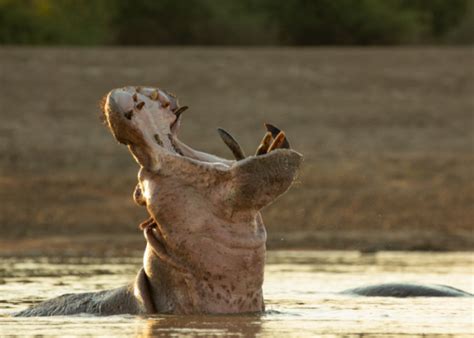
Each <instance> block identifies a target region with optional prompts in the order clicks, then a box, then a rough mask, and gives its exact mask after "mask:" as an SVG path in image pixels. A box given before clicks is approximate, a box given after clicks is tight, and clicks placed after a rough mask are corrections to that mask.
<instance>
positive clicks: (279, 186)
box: [228, 149, 303, 210]
mask: <svg viewBox="0 0 474 338" xmlns="http://www.w3.org/2000/svg"><path fill="white" fill-rule="evenodd" d="M302 158H303V157H302V155H301V154H299V153H297V152H296V151H293V150H290V149H277V150H274V151H272V152H270V153H268V154H266V155H261V156H250V157H248V158H246V159H245V160H242V161H239V162H237V163H236V164H235V166H234V167H233V168H232V169H231V174H232V175H231V176H232V189H230V196H228V198H229V200H230V201H231V204H232V207H233V208H235V209H238V210H245V209H253V210H260V209H261V208H263V207H264V206H266V205H268V204H270V203H271V202H273V201H274V200H275V199H276V198H277V197H278V196H280V195H281V194H283V193H284V192H286V191H287V190H288V189H289V187H290V186H291V184H292V183H293V181H294V179H295V177H296V175H297V172H298V169H299V167H300V165H301V162H302Z"/></svg>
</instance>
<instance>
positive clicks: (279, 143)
mask: <svg viewBox="0 0 474 338" xmlns="http://www.w3.org/2000/svg"><path fill="white" fill-rule="evenodd" d="M285 141H286V136H285V132H283V131H280V132H279V133H278V135H277V136H276V137H275V139H274V140H273V142H272V144H271V146H270V148H268V152H270V151H272V150H275V149H278V148H283V145H284V144H285ZM287 143H288V142H287Z"/></svg>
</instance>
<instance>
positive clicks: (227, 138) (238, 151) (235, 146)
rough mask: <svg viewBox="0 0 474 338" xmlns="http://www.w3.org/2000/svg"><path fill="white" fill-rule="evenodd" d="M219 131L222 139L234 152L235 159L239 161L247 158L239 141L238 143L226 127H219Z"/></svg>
mask: <svg viewBox="0 0 474 338" xmlns="http://www.w3.org/2000/svg"><path fill="white" fill-rule="evenodd" d="M217 132H218V133H219V136H220V137H221V139H222V141H224V143H225V144H226V145H227V146H228V147H229V149H230V150H231V151H232V154H234V157H235V159H236V160H237V161H240V160H243V159H244V158H245V154H244V151H243V150H242V148H241V147H240V145H239V143H237V141H236V140H235V139H234V138H233V137H232V136H231V135H230V134H229V133H228V132H226V131H225V130H224V129H222V128H217Z"/></svg>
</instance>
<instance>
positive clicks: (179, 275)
mask: <svg viewBox="0 0 474 338" xmlns="http://www.w3.org/2000/svg"><path fill="white" fill-rule="evenodd" d="M144 234H145V238H146V240H147V249H146V252H145V257H144V265H145V266H144V267H145V271H146V274H147V276H148V278H149V280H150V285H151V287H152V294H153V295H154V304H155V306H156V308H157V310H158V312H161V313H174V314H196V313H242V312H261V311H263V310H264V302H263V294H262V284H263V267H264V255H265V246H264V245H263V246H261V247H259V248H255V249H252V250H246V249H242V248H240V249H237V250H233V249H229V248H225V249H223V247H222V246H220V247H219V246H217V247H216V248H212V247H211V246H208V245H206V246H205V248H207V251H209V252H208V253H207V254H206V253H204V254H200V253H199V252H195V251H193V247H194V245H191V246H190V247H180V248H173V249H171V248H170V247H169V246H168V243H167V242H166V241H165V239H164V238H163V236H162V234H161V232H160V229H159V226H156V224H150V226H148V227H146V228H145V229H144ZM196 244H197V245H199V246H201V244H202V243H196ZM201 248H202V247H201ZM202 249H203V248H202Z"/></svg>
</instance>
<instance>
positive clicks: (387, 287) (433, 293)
mask: <svg viewBox="0 0 474 338" xmlns="http://www.w3.org/2000/svg"><path fill="white" fill-rule="evenodd" d="M342 293H343V294H349V295H357V296H368V297H400V298H403V297H472V296H473V295H472V294H471V293H468V292H465V291H462V290H459V289H456V288H453V287H451V286H446V285H420V284H411V283H385V284H377V285H369V286H362V287H358V288H353V289H349V290H345V291H343V292H342Z"/></svg>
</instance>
